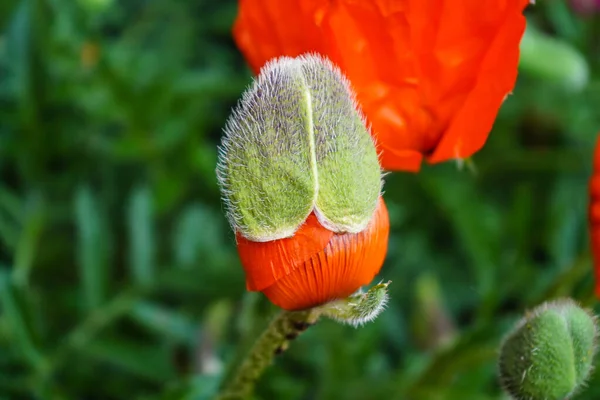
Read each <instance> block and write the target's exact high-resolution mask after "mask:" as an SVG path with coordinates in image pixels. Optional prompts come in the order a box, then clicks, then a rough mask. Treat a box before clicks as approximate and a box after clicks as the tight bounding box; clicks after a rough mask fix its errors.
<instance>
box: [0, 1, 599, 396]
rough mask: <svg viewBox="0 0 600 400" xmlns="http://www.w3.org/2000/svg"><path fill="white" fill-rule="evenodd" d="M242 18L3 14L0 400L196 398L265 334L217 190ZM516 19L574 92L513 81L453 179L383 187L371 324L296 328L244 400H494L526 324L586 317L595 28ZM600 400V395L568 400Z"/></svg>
mask: <svg viewBox="0 0 600 400" xmlns="http://www.w3.org/2000/svg"><path fill="white" fill-rule="evenodd" d="M235 12H236V3H235V2H234V1H218V2H217V1H209V0H195V1H191V0H179V1H173V0H153V1H149V0H129V1H121V2H118V1H116V0H77V1H76V0H2V2H0V176H1V180H0V398H2V399H4V398H7V399H13V398H15V399H29V398H39V399H46V398H47V399H75V398H81V399H130V398H140V399H206V398H210V397H211V396H212V395H214V393H215V390H216V388H217V387H218V385H219V383H220V380H221V379H222V377H223V376H224V375H225V374H227V371H228V368H229V365H230V364H231V363H232V362H235V360H238V359H239V356H240V354H243V351H244V349H245V348H246V346H247V345H248V344H249V343H250V342H251V340H252V339H253V338H254V337H255V336H256V333H257V332H258V331H260V329H261V328H262V327H264V326H265V324H266V323H267V322H268V320H269V319H270V318H271V317H272V315H273V313H274V311H275V310H274V307H272V306H271V305H270V304H268V302H266V301H265V299H264V298H263V297H262V296H261V295H258V294H251V293H246V292H245V287H244V278H243V273H242V269H241V267H240V265H239V261H238V259H237V254H236V252H235V246H234V237H233V234H232V233H231V232H230V231H229V227H228V226H227V224H226V221H225V219H224V216H223V213H222V206H221V203H220V200H219V192H218V188H217V185H216V179H215V172H214V168H215V162H216V145H217V143H218V141H219V139H220V136H221V128H222V126H223V124H224V121H225V119H226V118H227V116H228V114H229V112H230V109H231V107H232V106H233V105H234V104H235V102H236V101H237V99H238V97H239V96H240V94H241V92H242V91H243V90H244V88H245V87H246V85H247V84H248V83H249V82H250V79H251V75H250V72H249V70H248V69H247V67H246V66H245V63H244V60H243V58H242V57H241V55H240V54H239V53H238V51H237V50H236V48H235V46H234V44H233V42H232V39H231V37H230V28H231V24H232V21H233V19H234V17H235ZM527 15H528V19H529V22H530V24H532V26H533V25H535V27H536V28H537V30H538V31H539V32H543V33H544V34H546V35H547V36H549V37H552V38H553V39H552V40H555V41H558V42H560V43H561V46H567V47H569V48H570V50H569V51H573V52H576V53H579V54H580V55H581V56H582V60H584V62H586V63H587V64H588V69H589V71H590V74H591V75H590V77H589V81H587V82H584V83H583V84H581V82H580V80H578V81H577V84H578V85H579V86H578V87H572V86H569V85H565V84H564V82H562V83H558V82H556V79H557V76H556V75H555V74H548V73H547V70H544V71H543V72H542V73H538V72H536V71H538V70H536V67H535V65H533V66H532V65H527V66H526V67H527V68H524V71H522V72H523V73H522V74H521V75H520V77H519V82H518V85H517V87H516V88H515V91H514V95H513V96H511V97H509V99H508V101H507V102H506V103H505V105H504V106H503V108H502V111H501V113H500V116H499V118H498V121H497V123H496V125H495V127H494V130H493V132H492V134H491V136H490V139H489V140H488V143H487V144H486V146H485V148H484V149H483V150H482V151H481V152H479V153H478V154H477V155H476V156H475V157H474V159H473V160H471V161H472V162H469V163H468V164H467V165H466V167H468V168H457V166H456V165H455V164H452V163H447V164H444V165H436V166H430V167H425V168H424V169H423V171H422V173H420V174H418V175H412V174H401V173H398V174H392V175H388V177H387V179H386V186H385V190H386V195H385V196H386V199H387V202H388V205H389V209H390V214H391V219H392V221H391V223H392V234H391V239H390V250H389V255H388V258H387V261H386V264H385V265H384V268H383V269H382V271H381V274H380V277H381V278H382V279H386V280H387V279H390V280H392V281H393V283H392V285H391V286H390V288H391V296H392V302H391V303H390V305H389V308H388V310H386V311H385V312H384V313H383V314H382V316H380V317H379V318H378V319H377V320H376V321H375V322H374V323H371V324H369V325H367V326H365V327H363V328H359V329H354V328H351V327H347V326H341V325H338V324H336V323H334V322H329V321H323V322H322V323H319V324H318V325H317V326H315V327H313V328H311V329H309V330H308V332H306V333H305V334H303V335H302V336H301V337H300V338H299V339H297V340H296V341H295V342H294V343H293V344H292V346H291V348H290V350H289V351H288V352H286V353H285V354H284V355H283V356H281V357H279V358H277V360H276V364H275V365H274V366H273V367H272V368H270V369H269V370H268V371H267V373H266V375H265V376H264V377H263V379H262V380H261V381H260V384H259V386H258V391H257V398H265V399H413V400H418V399H426V400H427V399H432V400H437V399H439V400H442V399H471V400H488V399H503V398H505V397H504V396H503V395H502V394H501V393H500V388H499V385H498V383H497V379H496V356H497V349H498V346H499V343H500V340H501V338H502V336H503V335H504V333H505V332H506V331H507V330H508V328H509V326H510V325H511V324H512V323H513V322H514V321H515V320H516V319H517V318H518V317H519V316H520V315H521V314H522V312H523V311H524V310H525V309H526V308H529V307H532V306H534V305H536V304H538V303H540V302H541V301H543V300H546V299H551V298H555V297H559V296H572V297H574V298H575V299H577V300H579V301H582V302H583V303H584V304H586V305H588V306H593V305H595V302H594V299H593V296H592V288H593V285H594V283H593V279H592V274H591V259H590V255H589V246H588V236H587V222H586V221H587V218H586V207H587V179H588V178H589V174H590V169H591V155H592V146H593V143H594V141H595V137H596V132H597V131H598V129H599V128H600V111H599V109H598V105H599V104H600V75H599V74H598V71H599V70H600V42H599V41H598V40H597V38H598V37H600V23H599V22H600V19H599V18H598V17H597V16H595V17H594V16H587V17H583V16H577V15H575V14H574V13H573V12H572V11H571V10H570V9H569V8H568V4H567V3H566V2H564V1H561V0H548V1H545V2H544V1H540V2H538V4H537V5H536V6H535V7H530V9H529V10H528V12H527ZM534 48H535V46H534ZM530 60H531V59H530ZM548 62H549V63H551V62H552V61H551V60H548ZM534 64H535V63H534ZM567 81H568V80H567ZM599 396H600V373H596V375H595V376H594V377H593V378H592V380H591V382H590V384H589V387H588V389H587V390H586V391H585V392H584V393H583V394H581V395H580V396H579V398H581V399H597V398H598V397H599Z"/></svg>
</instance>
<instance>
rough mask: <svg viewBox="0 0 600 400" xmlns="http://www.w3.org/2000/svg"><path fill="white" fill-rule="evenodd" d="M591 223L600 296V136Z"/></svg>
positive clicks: (592, 180)
mask: <svg viewBox="0 0 600 400" xmlns="http://www.w3.org/2000/svg"><path fill="white" fill-rule="evenodd" d="M589 190H590V203H589V209H588V212H589V223H590V239H591V247H592V256H593V259H594V271H595V275H596V296H598V298H600V136H598V142H597V143H596V150H595V151H594V170H593V172H592V178H591V179H590V189H589Z"/></svg>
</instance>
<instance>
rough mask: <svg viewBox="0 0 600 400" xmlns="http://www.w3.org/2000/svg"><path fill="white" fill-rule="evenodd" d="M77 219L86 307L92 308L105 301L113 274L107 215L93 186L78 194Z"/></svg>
mask: <svg viewBox="0 0 600 400" xmlns="http://www.w3.org/2000/svg"><path fill="white" fill-rule="evenodd" d="M75 220H76V223H77V233H78V243H77V244H78V245H77V256H78V264H79V274H80V279H81V286H82V291H83V298H84V307H85V309H86V310H88V311H89V310H92V309H95V308H97V307H98V306H100V305H101V304H102V303H103V302H104V301H105V298H106V291H107V284H108V273H109V268H108V265H109V264H108V259H109V257H108V250H109V249H108V242H109V239H108V234H107V232H106V227H105V225H104V224H105V217H104V213H103V212H102V211H101V210H100V206H99V204H98V201H97V199H96V198H95V197H94V194H93V193H92V191H91V190H90V188H89V187H80V188H79V189H78V190H77V192H76V193H75Z"/></svg>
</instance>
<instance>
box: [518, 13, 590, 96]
mask: <svg viewBox="0 0 600 400" xmlns="http://www.w3.org/2000/svg"><path fill="white" fill-rule="evenodd" d="M520 50H521V57H520V59H519V68H520V69H521V70H522V71H525V72H528V73H530V74H531V75H533V76H536V77H539V78H541V79H544V80H546V81H548V82H553V83H555V84H558V85H562V86H564V87H566V88H568V89H571V90H573V91H578V90H581V89H582V88H584V87H585V86H586V85H587V84H588V81H589V77H590V68H589V65H588V63H587V61H586V59H585V57H584V56H583V55H582V54H581V53H580V52H579V51H577V49H576V48H574V47H573V46H571V45H569V43H567V42H565V41H564V40H560V39H556V38H554V37H551V36H548V35H546V34H545V33H543V32H541V31H540V30H538V29H537V28H536V27H535V26H534V25H533V24H527V30H526V31H525V35H523V39H522V40H521V46H520Z"/></svg>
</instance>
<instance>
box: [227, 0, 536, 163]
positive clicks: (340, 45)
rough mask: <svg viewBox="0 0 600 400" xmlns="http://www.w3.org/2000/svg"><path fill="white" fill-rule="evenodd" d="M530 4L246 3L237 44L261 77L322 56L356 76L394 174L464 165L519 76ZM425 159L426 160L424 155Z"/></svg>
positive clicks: (517, 0) (439, 0)
mask: <svg viewBox="0 0 600 400" xmlns="http://www.w3.org/2000/svg"><path fill="white" fill-rule="evenodd" d="M527 4H529V0H503V1H498V2H482V1H481V0H426V1H425V0H397V1H389V0H371V1H355V0H338V1H332V0H329V1H319V0H297V1H291V2H281V1H277V0H264V1H263V0H241V1H240V8H239V15H238V19H237V20H236V24H235V28H234V37H235V40H236V42H237V44H238V46H239V47H240V49H241V50H242V52H243V53H244V55H245V56H246V58H247V60H248V62H249V63H250V64H251V65H252V66H253V68H254V70H255V71H257V70H258V68H259V67H260V66H262V65H263V64H264V63H265V62H266V61H268V60H269V59H270V58H272V57H277V56H281V55H288V56H295V55H298V54H301V53H303V52H309V51H316V52H319V53H321V54H323V55H325V56H328V57H329V58H330V59H331V60H332V61H333V62H334V63H336V64H338V65H339V67H340V68H341V69H342V71H344V73H345V74H346V75H347V77H348V78H349V80H350V82H351V83H352V86H353V87H354V89H355V91H356V94H357V99H358V101H359V103H360V105H361V107H362V109H363V111H364V113H365V114H366V117H367V120H368V122H369V123H370V124H371V125H372V132H373V134H374V136H376V138H377V141H378V145H379V147H380V149H381V150H382V155H381V162H382V166H383V167H384V169H387V170H407V171H417V170H418V169H419V166H420V161H421V158H422V157H423V156H428V157H429V158H428V161H429V162H432V163H435V162H441V161H446V160H449V159H454V158H465V157H468V156H470V155H472V154H473V153H475V152H476V151H477V150H479V149H480V148H481V147H482V146H483V144H484V143H485V141H486V139H487V136H488V134H489V132H490V130H491V127H492V124H493V122H494V119H495V117H496V115H497V112H498V109H499V108H500V106H501V104H502V101H503V99H504V97H505V96H506V95H507V94H508V93H509V92H510V90H512V88H513V86H514V83H515V79H516V73H517V62H518V55H519V42H520V39H521V36H522V33H523V31H524V27H525V19H524V17H523V16H522V11H523V9H524V8H525V7H526V6H527ZM415 153H419V154H415Z"/></svg>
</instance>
